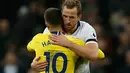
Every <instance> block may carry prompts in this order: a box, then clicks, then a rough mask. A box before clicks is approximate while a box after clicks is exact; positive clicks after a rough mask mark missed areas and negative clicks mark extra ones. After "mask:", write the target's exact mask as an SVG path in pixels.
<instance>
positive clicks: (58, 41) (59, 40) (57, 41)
mask: <svg viewBox="0 0 130 73" xmlns="http://www.w3.org/2000/svg"><path fill="white" fill-rule="evenodd" d="M50 39H51V40H52V41H53V42H52V44H54V45H60V46H65V47H67V46H68V45H69V43H70V40H68V39H67V38H66V37H65V36H64V35H63V34H61V35H60V36H59V35H56V34H52V35H51V36H50Z"/></svg>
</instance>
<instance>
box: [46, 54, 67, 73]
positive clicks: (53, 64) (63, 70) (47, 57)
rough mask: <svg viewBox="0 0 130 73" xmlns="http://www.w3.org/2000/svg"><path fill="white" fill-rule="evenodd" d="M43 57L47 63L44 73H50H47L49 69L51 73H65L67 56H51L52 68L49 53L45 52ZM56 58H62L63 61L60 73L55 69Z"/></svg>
mask: <svg viewBox="0 0 130 73" xmlns="http://www.w3.org/2000/svg"><path fill="white" fill-rule="evenodd" d="M44 56H46V60H47V62H48V66H47V68H46V71H45V72H46V73H50V72H49V68H50V67H52V70H53V73H65V72H66V69H67V62H68V60H67V56H66V55H65V54H64V53H62V52H58V53H56V54H55V55H54V56H53V58H52V66H50V52H45V53H44ZM58 57H62V58H63V60H64V61H63V62H64V63H63V67H62V70H61V71H60V72H58V70H57V69H56V60H57V58H58Z"/></svg>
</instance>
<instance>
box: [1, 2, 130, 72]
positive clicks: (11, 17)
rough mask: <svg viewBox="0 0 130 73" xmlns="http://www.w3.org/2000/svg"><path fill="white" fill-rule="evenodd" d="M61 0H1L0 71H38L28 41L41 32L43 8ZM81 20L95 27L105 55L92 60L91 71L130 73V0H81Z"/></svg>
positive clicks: (42, 28) (57, 4) (57, 3)
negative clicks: (28, 49)
mask: <svg viewBox="0 0 130 73" xmlns="http://www.w3.org/2000/svg"><path fill="white" fill-rule="evenodd" d="M62 1H63V0H0V73H37V72H35V71H34V70H32V69H30V63H31V61H32V59H33V57H34V55H33V54H30V53H28V52H27V50H26V44H27V42H28V41H29V40H30V39H31V38H32V37H33V36H34V35H35V34H37V33H38V32H43V30H44V28H45V25H44V18H43V13H44V10H45V9H46V8H48V7H52V6H53V7H58V8H60V7H61V6H60V5H61V3H62ZM81 2H82V6H83V7H82V8H83V18H82V20H84V21H86V22H88V23H90V24H91V25H92V26H93V27H94V28H95V30H96V32H97V36H98V43H99V47H100V48H101V49H102V50H103V52H104V53H105V55H106V58H105V59H103V60H99V61H96V62H95V61H92V62H91V65H90V67H91V73H130V46H129V44H130V38H129V35H130V0H81Z"/></svg>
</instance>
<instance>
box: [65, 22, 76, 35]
mask: <svg viewBox="0 0 130 73" xmlns="http://www.w3.org/2000/svg"><path fill="white" fill-rule="evenodd" d="M77 27H78V26H77V24H76V25H75V27H74V28H73V29H70V30H65V32H66V34H69V35H72V34H73V33H74V32H75V31H76V28H77Z"/></svg>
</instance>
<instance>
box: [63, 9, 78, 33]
mask: <svg viewBox="0 0 130 73" xmlns="http://www.w3.org/2000/svg"><path fill="white" fill-rule="evenodd" d="M77 13H78V11H77V8H76V7H74V8H72V9H68V8H67V7H66V6H64V7H63V9H62V16H63V19H64V28H65V30H66V31H67V32H73V31H75V30H76V25H77V22H78V20H79V16H78V15H77Z"/></svg>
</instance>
